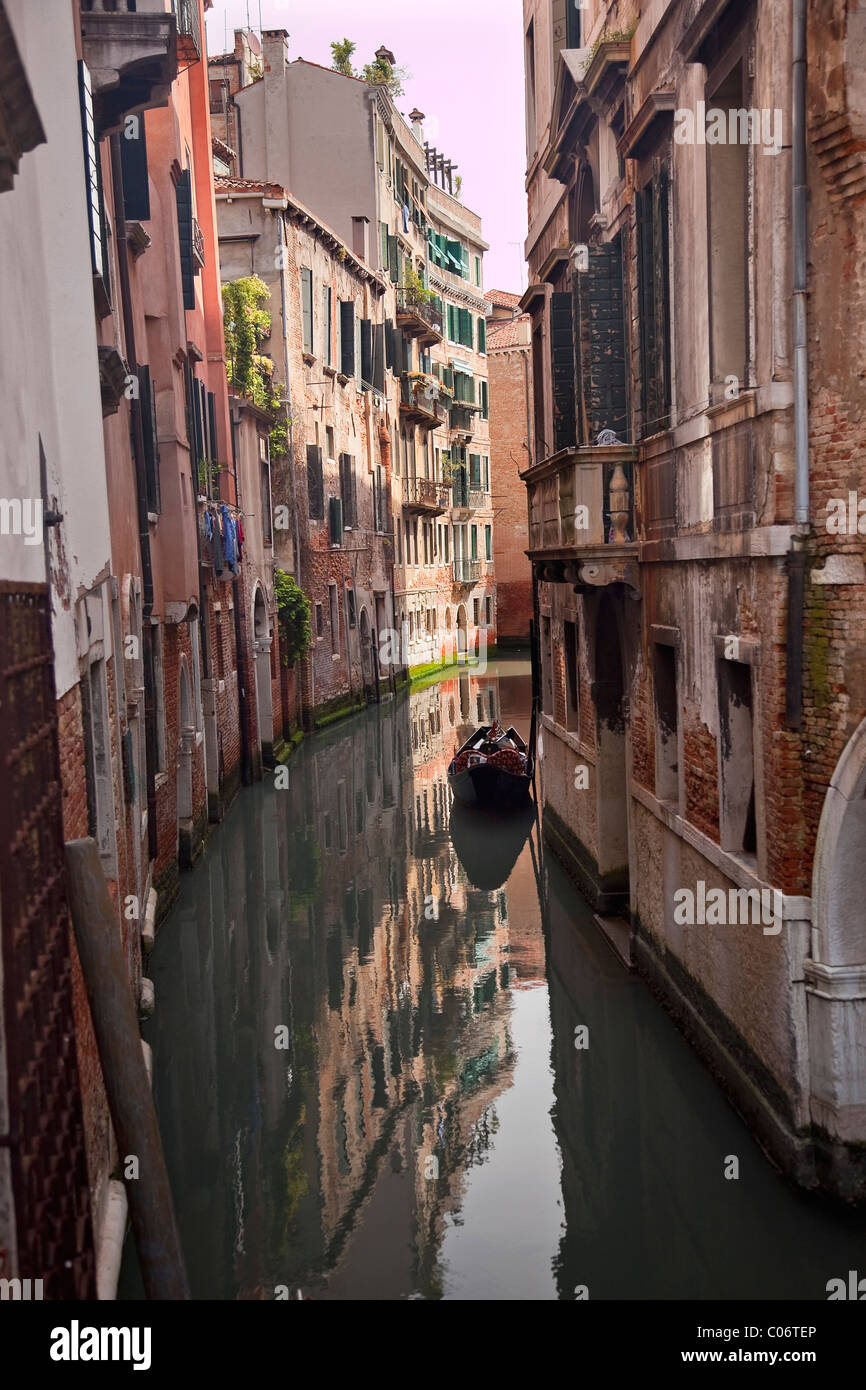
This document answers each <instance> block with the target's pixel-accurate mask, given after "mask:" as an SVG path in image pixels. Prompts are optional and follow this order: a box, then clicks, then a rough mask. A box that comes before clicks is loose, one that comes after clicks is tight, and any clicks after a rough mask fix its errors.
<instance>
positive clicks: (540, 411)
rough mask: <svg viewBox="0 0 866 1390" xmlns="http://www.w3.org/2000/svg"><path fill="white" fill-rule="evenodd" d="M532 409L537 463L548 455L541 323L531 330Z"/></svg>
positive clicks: (542, 328)
mask: <svg viewBox="0 0 866 1390" xmlns="http://www.w3.org/2000/svg"><path fill="white" fill-rule="evenodd" d="M532 407H533V420H532V427H533V434H534V436H535V452H534V456H533V461H534V462H535V463H538V462H539V461H540V460H541V459H543V458H546V457H547V454H548V447H547V435H546V430H545V423H544V327H543V325H542V324H541V322H539V323H537V324H536V325H535V327H534V328H533V330H532Z"/></svg>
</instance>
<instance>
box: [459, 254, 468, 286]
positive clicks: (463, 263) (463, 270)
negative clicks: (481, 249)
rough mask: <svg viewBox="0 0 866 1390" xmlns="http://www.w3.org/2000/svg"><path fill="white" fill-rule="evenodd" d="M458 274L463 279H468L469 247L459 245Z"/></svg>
mask: <svg viewBox="0 0 866 1390" xmlns="http://www.w3.org/2000/svg"><path fill="white" fill-rule="evenodd" d="M460 274H461V275H462V276H463V279H464V280H468V279H469V247H468V246H461V247H460Z"/></svg>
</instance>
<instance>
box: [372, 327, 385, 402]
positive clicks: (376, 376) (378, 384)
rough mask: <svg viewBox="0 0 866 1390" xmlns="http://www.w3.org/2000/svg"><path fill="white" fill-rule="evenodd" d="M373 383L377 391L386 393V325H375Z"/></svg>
mask: <svg viewBox="0 0 866 1390" xmlns="http://www.w3.org/2000/svg"><path fill="white" fill-rule="evenodd" d="M372 383H373V385H374V386H375V388H376V390H377V391H381V392H382V393H383V394H384V391H385V325H384V323H374V324H373V376H372Z"/></svg>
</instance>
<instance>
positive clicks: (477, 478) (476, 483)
mask: <svg viewBox="0 0 866 1390" xmlns="http://www.w3.org/2000/svg"><path fill="white" fill-rule="evenodd" d="M469 486H470V487H471V488H472V490H473V492H480V491H481V455H480V454H470V455H469Z"/></svg>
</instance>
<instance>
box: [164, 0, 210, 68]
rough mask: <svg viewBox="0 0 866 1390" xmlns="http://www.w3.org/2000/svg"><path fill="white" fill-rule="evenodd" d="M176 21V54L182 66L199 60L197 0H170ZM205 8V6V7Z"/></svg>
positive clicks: (199, 23)
mask: <svg viewBox="0 0 866 1390" xmlns="http://www.w3.org/2000/svg"><path fill="white" fill-rule="evenodd" d="M171 8H172V13H173V14H174V17H175V20H176V21H177V56H178V61H179V62H180V63H181V64H182V65H183V67H185V68H188V67H191V66H192V64H193V63H200V62H201V22H200V20H199V13H198V0H171ZM205 8H207V7H205Z"/></svg>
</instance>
